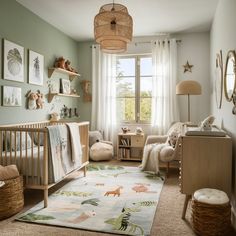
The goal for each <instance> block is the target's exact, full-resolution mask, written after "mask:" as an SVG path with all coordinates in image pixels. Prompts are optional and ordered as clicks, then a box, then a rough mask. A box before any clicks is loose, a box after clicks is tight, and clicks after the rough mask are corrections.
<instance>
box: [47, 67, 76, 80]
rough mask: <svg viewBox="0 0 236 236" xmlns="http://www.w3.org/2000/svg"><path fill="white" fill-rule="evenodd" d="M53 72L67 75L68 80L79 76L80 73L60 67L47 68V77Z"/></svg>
mask: <svg viewBox="0 0 236 236" xmlns="http://www.w3.org/2000/svg"><path fill="white" fill-rule="evenodd" d="M54 72H58V73H62V74H66V75H69V79H70V81H72V80H73V79H74V78H76V77H79V76H80V74H78V73H75V72H71V71H68V70H64V69H61V68H48V78H51V76H52V75H53V73H54Z"/></svg>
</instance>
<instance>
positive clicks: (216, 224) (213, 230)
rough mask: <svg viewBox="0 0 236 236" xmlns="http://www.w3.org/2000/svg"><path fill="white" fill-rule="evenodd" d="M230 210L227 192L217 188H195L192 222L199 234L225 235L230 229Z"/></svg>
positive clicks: (206, 235)
mask: <svg viewBox="0 0 236 236" xmlns="http://www.w3.org/2000/svg"><path fill="white" fill-rule="evenodd" d="M230 218H231V210H230V203H229V198H228V196H227V194H226V193H225V192H223V191H220V190H217V189H210V188H204V189H200V190H197V191H196V192H195V193H194V195H193V199H192V224H193V230H194V231H195V233H197V234H198V235H201V236H208V235H209V236H211V235H212V236H213V235H214V236H216V235H218V236H220V235H226V234H227V233H228V232H229V230H230V224H231V221H230Z"/></svg>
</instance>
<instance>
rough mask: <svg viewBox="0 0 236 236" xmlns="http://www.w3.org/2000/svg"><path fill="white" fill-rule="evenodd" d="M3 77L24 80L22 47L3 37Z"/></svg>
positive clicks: (17, 80)
mask: <svg viewBox="0 0 236 236" xmlns="http://www.w3.org/2000/svg"><path fill="white" fill-rule="evenodd" d="M3 45H4V46H3V78H4V79H6V80H11V81H16V82H24V47H22V46H20V45H18V44H16V43H13V42H11V41H9V40H6V39H4V41H3Z"/></svg>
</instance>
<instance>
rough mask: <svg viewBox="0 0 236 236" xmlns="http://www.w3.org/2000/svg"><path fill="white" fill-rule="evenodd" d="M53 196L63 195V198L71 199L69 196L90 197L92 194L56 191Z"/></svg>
mask: <svg viewBox="0 0 236 236" xmlns="http://www.w3.org/2000/svg"><path fill="white" fill-rule="evenodd" d="M55 195H63V196H66V197H71V196H76V197H89V196H91V195H92V193H87V192H75V191H65V190H58V191H56V192H55Z"/></svg>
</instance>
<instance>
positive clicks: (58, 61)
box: [54, 57, 66, 69]
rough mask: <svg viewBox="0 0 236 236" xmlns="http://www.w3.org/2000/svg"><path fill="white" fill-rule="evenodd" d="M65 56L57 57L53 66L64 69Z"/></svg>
mask: <svg viewBox="0 0 236 236" xmlns="http://www.w3.org/2000/svg"><path fill="white" fill-rule="evenodd" d="M65 61H66V60H65V58H64V57H58V58H56V60H55V63H54V67H55V68H61V69H66V68H65Z"/></svg>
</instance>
